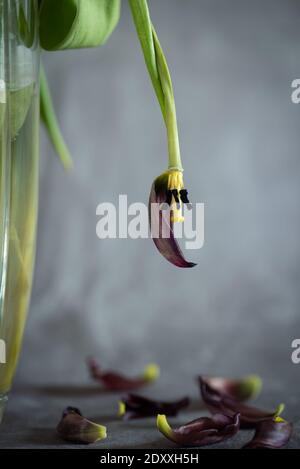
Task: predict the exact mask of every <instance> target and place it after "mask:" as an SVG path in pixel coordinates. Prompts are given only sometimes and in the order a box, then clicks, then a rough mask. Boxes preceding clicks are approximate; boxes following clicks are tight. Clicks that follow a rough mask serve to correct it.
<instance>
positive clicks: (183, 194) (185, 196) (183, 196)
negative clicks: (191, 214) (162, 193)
mask: <svg viewBox="0 0 300 469" xmlns="http://www.w3.org/2000/svg"><path fill="white" fill-rule="evenodd" d="M179 194H180V198H181V202H182V203H183V204H186V206H187V208H188V210H191V208H192V204H190V201H189V198H188V191H187V190H186V189H181V191H180V192H179Z"/></svg>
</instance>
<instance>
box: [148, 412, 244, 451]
mask: <svg viewBox="0 0 300 469" xmlns="http://www.w3.org/2000/svg"><path fill="white" fill-rule="evenodd" d="M157 427H158V429H159V431H160V432H161V433H162V434H163V435H164V436H165V437H166V438H168V439H169V440H171V441H173V442H174V443H176V444H178V445H183V446H198V447H200V446H208V445H213V444H216V443H221V442H222V441H225V440H227V439H228V438H232V437H233V436H234V435H236V433H237V432H238V431H239V429H240V417H239V414H237V415H235V416H233V417H228V416H226V415H221V414H216V415H213V416H212V417H211V418H207V417H201V418H199V419H197V420H193V421H192V422H190V423H187V424H186V425H183V426H181V427H179V428H176V429H172V428H171V427H170V425H169V423H168V421H167V418H166V416H165V415H158V416H157Z"/></svg>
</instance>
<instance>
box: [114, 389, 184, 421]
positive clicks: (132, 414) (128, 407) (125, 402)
mask: <svg viewBox="0 0 300 469" xmlns="http://www.w3.org/2000/svg"><path fill="white" fill-rule="evenodd" d="M189 403H190V400H189V398H188V397H184V398H182V399H180V400H178V401H173V402H163V401H155V400H153V399H148V398H146V397H143V396H138V395H137V394H128V395H127V396H125V397H124V398H123V399H122V400H121V401H120V402H119V414H118V415H119V417H123V418H124V419H125V420H132V419H138V418H143V417H156V416H157V414H165V415H167V416H172V417H174V416H176V415H177V414H178V412H180V410H182V409H184V408H185V407H187V406H188V405H189Z"/></svg>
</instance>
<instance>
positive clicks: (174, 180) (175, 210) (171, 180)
mask: <svg viewBox="0 0 300 469" xmlns="http://www.w3.org/2000/svg"><path fill="white" fill-rule="evenodd" d="M168 174H169V175H168V190H171V191H172V190H177V194H178V198H179V202H178V201H177V202H176V200H175V198H174V196H172V202H171V206H170V208H171V221H172V222H173V223H182V222H183V221H184V217H183V215H182V202H181V200H180V194H179V193H180V191H181V190H182V189H184V183H183V173H182V171H178V170H171V171H169V173H168Z"/></svg>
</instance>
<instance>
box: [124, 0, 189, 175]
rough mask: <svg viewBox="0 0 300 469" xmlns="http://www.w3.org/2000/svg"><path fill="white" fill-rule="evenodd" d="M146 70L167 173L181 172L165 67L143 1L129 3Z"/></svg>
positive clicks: (168, 76) (130, 1)
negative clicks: (162, 129)
mask: <svg viewBox="0 0 300 469" xmlns="http://www.w3.org/2000/svg"><path fill="white" fill-rule="evenodd" d="M129 4H130V7H131V11H132V16H133V19H134V23H135V27H136V30H137V34H138V37H139V39H140V43H141V46H142V50H143V54H144V58H145V62H146V65H147V69H148V72H149V75H150V78H151V81H152V84H153V87H154V90H155V93H156V96H157V99H158V102H159V104H160V108H161V111H162V115H163V118H164V121H165V124H166V128H167V134H168V149H169V169H174V170H179V171H182V170H183V168H182V163H181V157H180V146H179V138H178V128H177V117H176V106H175V99H174V92H173V85H172V80H171V75H170V72H169V68H168V64H167V61H166V58H165V55H164V53H163V50H162V47H161V45H160V42H159V40H158V37H157V34H156V32H155V29H154V27H153V25H152V22H151V18H150V13H149V9H148V5H147V0H129Z"/></svg>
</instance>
